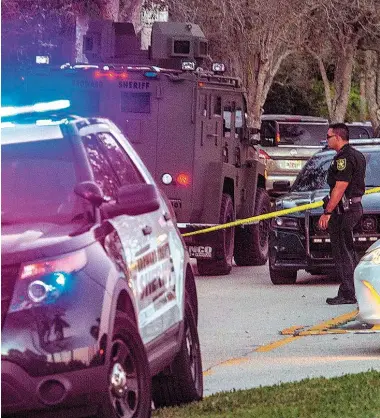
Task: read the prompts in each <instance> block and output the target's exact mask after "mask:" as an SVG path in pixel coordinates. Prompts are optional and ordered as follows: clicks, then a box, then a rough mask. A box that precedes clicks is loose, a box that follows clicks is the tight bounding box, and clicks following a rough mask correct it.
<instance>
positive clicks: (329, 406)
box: [153, 370, 380, 418]
mask: <svg viewBox="0 0 380 418" xmlns="http://www.w3.org/2000/svg"><path fill="white" fill-rule="evenodd" d="M153 417H160V418H184V417H189V418H190V417H191V418H201V417H202V418H205V417H207V418H213V417H218V418H221V417H222V418H227V417H228V418H256V417H257V418H276V417H277V418H311V417H312V418H330V417H332V418H336V417H342V418H380V372H378V371H374V370H372V371H369V372H366V373H359V374H349V375H345V376H342V377H335V378H331V379H325V378H317V379H305V380H302V381H301V382H295V383H283V384H280V385H275V386H266V387H259V388H255V389H250V390H237V391H231V392H220V393H218V394H215V395H212V396H209V397H207V398H205V399H204V400H203V401H201V402H194V403H192V404H190V405H186V406H183V407H175V408H163V409H159V410H157V411H155V412H154V413H153Z"/></svg>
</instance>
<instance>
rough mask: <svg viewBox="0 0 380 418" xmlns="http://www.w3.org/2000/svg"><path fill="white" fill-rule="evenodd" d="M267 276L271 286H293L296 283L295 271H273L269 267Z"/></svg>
mask: <svg viewBox="0 0 380 418" xmlns="http://www.w3.org/2000/svg"><path fill="white" fill-rule="evenodd" d="M269 275H270V279H271V281H272V283H273V284H294V283H295V282H296V281H297V270H294V271H287V270H275V269H273V268H272V267H271V265H269Z"/></svg>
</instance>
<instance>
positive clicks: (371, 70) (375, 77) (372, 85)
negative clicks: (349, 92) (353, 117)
mask: <svg viewBox="0 0 380 418" xmlns="http://www.w3.org/2000/svg"><path fill="white" fill-rule="evenodd" d="M364 60H365V61H364V71H365V77H366V78H365V81H366V83H365V84H366V96H367V102H368V113H369V117H370V119H371V122H372V126H373V129H374V131H375V133H376V136H379V135H380V52H376V51H365V52H364Z"/></svg>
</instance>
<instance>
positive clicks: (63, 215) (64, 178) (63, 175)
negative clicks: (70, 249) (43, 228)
mask: <svg viewBox="0 0 380 418" xmlns="http://www.w3.org/2000/svg"><path fill="white" fill-rule="evenodd" d="M1 153H2V156H1V187H2V190H1V199H2V224H5V225H12V224H17V223H29V222H33V223H37V222H46V223H56V224H67V223H71V222H74V221H76V220H77V219H80V218H81V213H83V207H82V202H81V201H80V198H79V197H78V196H77V195H76V194H75V193H74V187H75V184H76V183H77V178H76V173H75V168H74V162H73V161H74V157H73V153H72V150H71V149H70V147H69V145H68V144H67V143H66V142H65V141H60V140H43V141H31V142H23V143H11V144H6V145H2V147H1ZM82 220H83V216H82Z"/></svg>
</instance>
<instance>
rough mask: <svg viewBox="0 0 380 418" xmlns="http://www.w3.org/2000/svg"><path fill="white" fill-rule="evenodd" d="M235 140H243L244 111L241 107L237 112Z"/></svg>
mask: <svg viewBox="0 0 380 418" xmlns="http://www.w3.org/2000/svg"><path fill="white" fill-rule="evenodd" d="M235 138H240V139H241V140H242V139H243V110H242V109H241V107H240V106H238V107H237V108H236V110H235Z"/></svg>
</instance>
